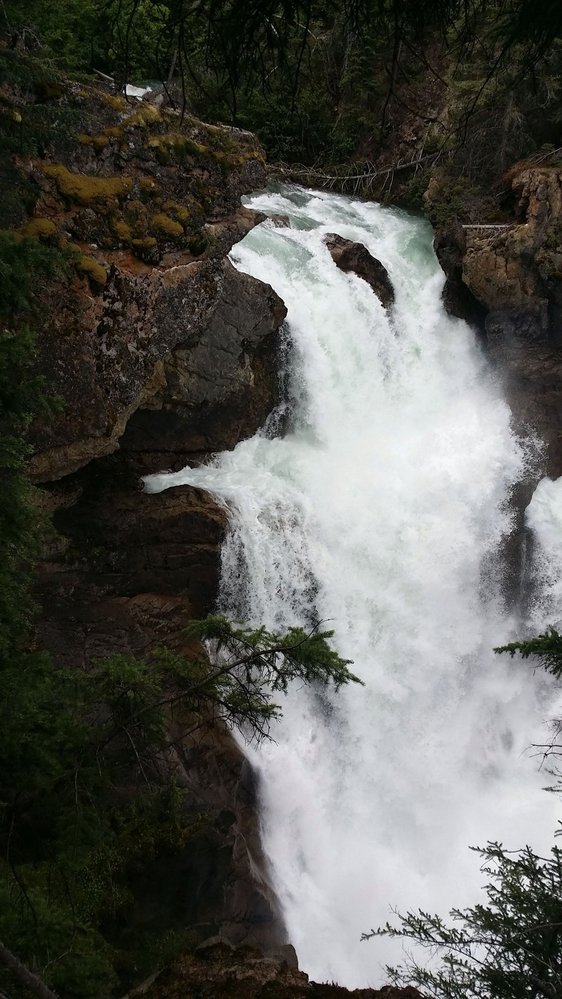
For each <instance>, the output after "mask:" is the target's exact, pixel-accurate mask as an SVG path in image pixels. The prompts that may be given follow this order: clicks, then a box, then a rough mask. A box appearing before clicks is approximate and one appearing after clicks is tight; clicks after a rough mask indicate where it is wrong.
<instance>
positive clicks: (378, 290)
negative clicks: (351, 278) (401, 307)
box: [324, 232, 394, 308]
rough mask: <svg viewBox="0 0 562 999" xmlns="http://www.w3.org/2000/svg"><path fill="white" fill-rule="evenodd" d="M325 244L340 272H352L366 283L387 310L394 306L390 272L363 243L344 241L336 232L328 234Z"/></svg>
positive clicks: (325, 237)
mask: <svg viewBox="0 0 562 999" xmlns="http://www.w3.org/2000/svg"><path fill="white" fill-rule="evenodd" d="M324 242H325V244H326V246H327V247H328V250H329V251H330V256H331V257H332V260H333V261H334V263H335V264H336V267H339V269H340V271H343V272H344V273H345V274H348V273H349V272H352V273H353V274H357V276H358V277H360V278H362V279H363V281H366V282H367V284H368V285H369V287H370V288H372V290H373V291H374V293H375V295H376V296H377V298H378V299H379V300H380V301H381V302H382V304H383V305H384V307H385V308H389V307H390V306H391V305H392V304H393V302H394V288H393V287H392V282H391V280H390V278H389V276H388V271H387V270H386V267H385V266H384V265H383V264H381V262H380V260H377V259H376V257H373V256H372V255H371V254H370V253H369V251H368V249H367V247H366V246H363V243H354V242H353V240H351V239H344V238H343V236H338V235H337V234H336V233H334V232H329V233H326V235H325V236H324Z"/></svg>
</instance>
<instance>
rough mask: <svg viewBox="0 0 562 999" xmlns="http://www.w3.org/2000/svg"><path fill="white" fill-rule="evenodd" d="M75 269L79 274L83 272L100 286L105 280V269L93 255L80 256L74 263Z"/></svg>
mask: <svg viewBox="0 0 562 999" xmlns="http://www.w3.org/2000/svg"><path fill="white" fill-rule="evenodd" d="M76 270H77V271H78V272H79V273H80V274H85V275H86V276H87V277H88V278H89V279H90V281H91V282H92V283H93V284H94V285H97V286H99V287H101V288H103V286H104V284H105V283H106V281H107V271H106V269H105V267H103V266H102V264H100V263H98V261H97V260H94V258H93V257H87V256H81V257H80V258H79V260H78V261H77V264H76Z"/></svg>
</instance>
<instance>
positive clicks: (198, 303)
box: [31, 259, 286, 481]
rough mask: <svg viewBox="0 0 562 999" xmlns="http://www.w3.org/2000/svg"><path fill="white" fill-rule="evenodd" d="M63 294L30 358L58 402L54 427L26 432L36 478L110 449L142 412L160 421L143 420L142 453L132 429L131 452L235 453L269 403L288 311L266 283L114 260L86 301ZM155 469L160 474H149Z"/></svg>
mask: <svg viewBox="0 0 562 999" xmlns="http://www.w3.org/2000/svg"><path fill="white" fill-rule="evenodd" d="M60 292H61V297H60V299H59V300H58V305H57V308H56V313H55V317H54V319H53V322H52V324H51V323H49V325H48V327H46V328H45V333H44V336H41V338H40V341H39V354H40V363H41V368H42V371H43V372H44V374H45V375H46V377H47V378H48V379H49V382H50V384H51V385H52V386H53V391H54V392H55V393H56V394H58V395H60V396H61V397H62V398H63V399H64V403H65V405H64V409H63V412H62V413H61V415H60V417H59V418H58V419H57V420H56V421H55V422H54V423H53V424H52V425H42V426H37V427H35V428H33V443H34V445H35V448H36V454H35V457H34V459H33V462H32V467H31V473H32V476H33V477H34V478H35V480H36V481H52V480H53V479H56V478H60V477H62V476H63V475H67V474H69V473H70V472H73V471H75V470H76V469H77V468H79V467H80V466H82V465H84V464H86V463H87V462H88V461H90V460H92V459H93V458H97V457H101V456H102V455H104V454H110V453H111V452H113V451H115V450H116V449H117V447H118V446H119V441H120V439H121V438H122V436H123V434H124V432H125V429H126V427H127V425H128V424H129V422H130V419H131V416H132V415H133V413H136V411H137V410H139V409H142V408H144V407H150V408H151V410H153V411H154V410H160V411H161V413H162V414H163V415H161V416H160V418H158V416H157V415H156V413H154V412H153V413H152V418H151V419H150V420H144V421H143V420H142V419H141V421H140V424H141V436H142V434H143V433H144V431H145V428H147V427H150V428H151V430H150V432H147V435H146V439H145V443H144V444H142V443H141V441H140V439H139V434H138V433H134V432H133V431H131V432H130V435H129V441H130V446H131V447H133V448H134V449H135V450H140V449H141V446H142V447H144V449H146V448H147V446H148V447H149V448H152V449H153V450H162V451H168V450H170V451H172V452H173V451H176V450H181V451H182V452H184V453H185V452H190V451H208V450H212V449H218V450H221V449H224V448H228V447H233V446H234V444H235V443H236V442H237V441H238V440H239V439H241V437H244V436H248V435H251V434H252V433H254V432H255V430H256V429H257V427H259V426H260V424H261V423H262V422H263V420H264V419H265V417H266V416H267V414H268V412H270V411H271V409H272V408H273V406H274V405H275V403H276V401H277V379H276V376H275V367H276V361H275V358H276V338H275V334H276V332H277V329H278V328H279V326H280V324H281V322H282V320H283V318H284V316H285V312H286V310H285V308H284V306H283V303H282V302H281V300H280V299H279V297H278V296H277V295H276V294H275V292H273V290H272V289H271V288H270V287H269V286H267V285H264V284H262V283H261V282H259V281H257V280H255V279H254V278H252V277H249V276H247V275H243V274H240V273H239V272H238V271H236V270H235V269H234V268H233V267H232V265H231V264H230V263H229V262H228V261H226V260H224V259H220V260H215V259H213V260H208V261H195V262H191V263H189V262H188V263H181V262H178V263H176V264H175V265H174V266H173V267H170V268H169V269H168V270H166V271H162V270H161V269H159V268H148V267H144V266H143V269H142V270H140V272H139V270H138V268H137V269H134V268H133V269H131V266H130V261H129V263H126V262H122V266H121V268H117V267H114V268H112V271H111V276H110V279H109V282H108V285H107V286H106V288H105V289H104V292H103V295H100V296H98V297H97V298H96V299H95V300H94V299H89V300H88V299H85V298H84V297H83V295H82V290H81V289H80V288H78V287H76V286H72V287H71V288H70V289H69V288H68V287H67V288H65V289H64V290H62V289H61V290H60ZM55 304H56V303H55V302H53V307H54V305H55ZM241 397H243V398H244V407H243V409H242V410H241V408H240V398H241ZM229 408H230V409H231V410H232V411H229ZM188 423H190V424H191V427H192V429H191V430H190V431H188V430H187V424H188ZM159 424H160V425H159ZM222 427H230V428H231V429H230V431H227V432H226V433H225V432H222V430H221V428H222ZM152 428H153V429H152ZM190 434H191V439H190ZM163 435H166V441H165V440H163ZM152 437H153V439H152ZM149 438H150V440H149ZM183 463H184V464H185V462H183ZM158 467H168V466H167V465H166V464H164V465H163V466H162V465H161V466H156V468H152V469H151V470H156V469H157V468H158Z"/></svg>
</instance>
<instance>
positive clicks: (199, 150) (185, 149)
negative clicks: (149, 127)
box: [148, 132, 209, 157]
mask: <svg viewBox="0 0 562 999" xmlns="http://www.w3.org/2000/svg"><path fill="white" fill-rule="evenodd" d="M148 147H149V149H155V150H157V152H160V153H167V154H168V155H169V154H172V153H174V154H175V155H176V156H178V157H182V156H204V155H206V154H207V153H208V152H209V149H208V147H207V146H203V145H202V144H201V143H200V142H195V141H194V140H193V139H190V138H189V136H187V135H182V133H181V132H165V133H164V135H153V136H152V137H151V138H150V139H149V140H148Z"/></svg>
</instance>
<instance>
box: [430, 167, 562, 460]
mask: <svg viewBox="0 0 562 999" xmlns="http://www.w3.org/2000/svg"><path fill="white" fill-rule="evenodd" d="M507 181H508V182H509V185H510V190H511V198H512V204H513V213H514V221H513V222H512V223H509V224H501V225H493V226H482V227H476V226H470V227H461V226H458V225H457V226H454V227H449V228H447V229H445V230H442V231H441V232H439V233H438V234H437V236H436V241H435V248H436V252H437V254H438V257H439V259H440V262H441V264H442V266H443V268H444V270H445V273H446V274H447V284H446V302H448V304H449V305H450V306H451V305H452V308H451V311H453V313H454V314H456V315H461V316H463V318H467V319H469V320H470V321H472V322H476V323H478V324H480V325H481V327H482V328H483V331H484V333H485V336H486V341H487V344H488V348H489V351H490V354H491V356H492V357H493V358H494V359H495V360H496V362H497V364H498V368H499V370H500V371H501V372H502V376H503V377H504V379H505V384H506V390H507V394H508V398H509V400H510V403H511V405H512V409H513V410H514V413H515V414H516V419H517V421H518V422H519V425H520V426H521V428H529V427H530V428H533V429H535V430H536V431H537V432H538V434H539V435H540V437H541V438H542V439H543V440H544V441H545V442H546V445H547V448H546V451H545V460H544V465H543V471H545V472H546V473H547V474H549V475H553V476H558V475H560V474H562V439H561V438H560V433H559V427H560V425H561V421H562V380H561V376H562V355H561V353H560V345H561V343H562V170H561V169H560V168H556V167H526V166H524V165H523V166H519V167H516V168H514V169H513V170H512V171H511V174H510V175H509V177H508V178H507Z"/></svg>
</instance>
